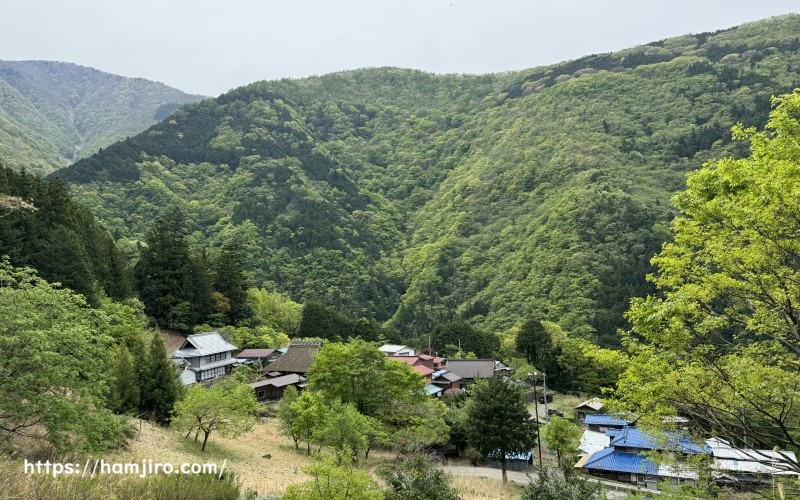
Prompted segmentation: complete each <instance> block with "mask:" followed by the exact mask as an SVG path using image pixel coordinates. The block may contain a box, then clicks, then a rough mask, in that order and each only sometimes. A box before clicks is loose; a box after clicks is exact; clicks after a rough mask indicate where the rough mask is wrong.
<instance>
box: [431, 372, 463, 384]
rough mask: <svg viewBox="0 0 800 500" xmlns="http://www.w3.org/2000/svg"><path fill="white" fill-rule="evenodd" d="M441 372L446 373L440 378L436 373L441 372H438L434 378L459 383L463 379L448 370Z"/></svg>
mask: <svg viewBox="0 0 800 500" xmlns="http://www.w3.org/2000/svg"><path fill="white" fill-rule="evenodd" d="M440 371H444V373H442V374H441V375H439V376H436V373H439V372H436V373H434V374H433V378H443V379H445V380H447V381H448V382H458V381H459V380H461V377H459V376H458V375H456V374H455V373H453V372H449V371H447V370H440Z"/></svg>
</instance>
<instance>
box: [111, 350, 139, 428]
mask: <svg viewBox="0 0 800 500" xmlns="http://www.w3.org/2000/svg"><path fill="white" fill-rule="evenodd" d="M114 372H115V373H114V383H113V390H112V395H111V409H112V410H114V411H115V412H117V413H125V412H128V411H131V410H135V409H137V408H138V407H139V386H138V384H137V376H136V369H135V367H134V363H133V356H131V353H130V351H129V350H128V348H127V347H125V344H121V345H120V347H119V353H118V354H117V364H116V366H115V367H114Z"/></svg>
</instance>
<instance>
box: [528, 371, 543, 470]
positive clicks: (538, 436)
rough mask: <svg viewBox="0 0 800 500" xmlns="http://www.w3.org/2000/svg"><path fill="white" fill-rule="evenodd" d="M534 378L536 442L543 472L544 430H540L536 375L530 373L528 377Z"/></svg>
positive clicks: (540, 468)
mask: <svg viewBox="0 0 800 500" xmlns="http://www.w3.org/2000/svg"><path fill="white" fill-rule="evenodd" d="M531 376H532V377H533V407H534V408H536V442H537V443H538V445H539V446H538V447H537V448H538V449H539V470H542V430H541V429H540V428H539V396H538V395H537V394H536V374H535V373H529V374H528V377H531Z"/></svg>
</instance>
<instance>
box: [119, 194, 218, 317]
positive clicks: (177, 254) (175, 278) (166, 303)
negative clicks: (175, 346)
mask: <svg viewBox="0 0 800 500" xmlns="http://www.w3.org/2000/svg"><path fill="white" fill-rule="evenodd" d="M186 233H187V229H186V220H185V217H184V214H183V212H182V211H181V210H180V209H178V208H175V209H173V210H171V211H170V212H169V213H168V214H167V215H166V216H164V217H160V218H159V219H157V220H156V221H155V223H154V224H153V226H152V227H151V228H150V232H149V233H148V234H147V237H146V238H145V243H146V245H147V246H146V247H145V248H143V249H142V251H141V257H140V259H139V262H138V263H137V264H136V267H135V268H134V276H135V279H136V289H137V290H138V291H139V296H140V297H141V299H142V302H144V306H145V312H146V313H147V315H148V316H150V317H152V318H154V319H155V321H156V322H157V323H158V324H159V325H161V326H166V327H169V328H174V329H177V330H181V331H191V328H192V327H193V326H194V325H196V324H197V323H199V322H201V321H202V320H204V319H205V315H207V314H208V312H209V309H210V300H211V290H210V286H209V283H208V278H207V274H206V271H205V266H204V264H203V259H202V258H198V259H193V258H192V256H191V253H190V250H189V244H188V242H187V241H186Z"/></svg>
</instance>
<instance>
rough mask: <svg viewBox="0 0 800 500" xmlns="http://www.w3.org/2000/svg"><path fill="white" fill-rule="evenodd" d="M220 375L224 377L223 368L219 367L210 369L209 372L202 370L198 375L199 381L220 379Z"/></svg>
mask: <svg viewBox="0 0 800 500" xmlns="http://www.w3.org/2000/svg"><path fill="white" fill-rule="evenodd" d="M222 375H225V367H224V366H220V367H218V368H212V369H211V370H204V371H203V372H202V373H201V374H200V380H209V379H212V378H217V377H221V376H222Z"/></svg>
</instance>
